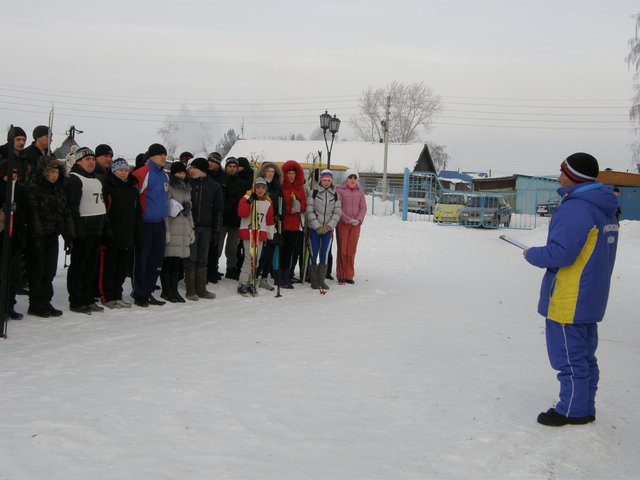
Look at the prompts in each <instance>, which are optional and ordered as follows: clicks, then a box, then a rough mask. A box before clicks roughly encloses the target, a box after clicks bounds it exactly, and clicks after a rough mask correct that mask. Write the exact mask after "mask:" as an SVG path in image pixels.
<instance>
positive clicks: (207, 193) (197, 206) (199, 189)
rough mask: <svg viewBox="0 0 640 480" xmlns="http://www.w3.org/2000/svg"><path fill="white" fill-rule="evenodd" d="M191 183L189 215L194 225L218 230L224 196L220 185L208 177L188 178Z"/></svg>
mask: <svg viewBox="0 0 640 480" xmlns="http://www.w3.org/2000/svg"><path fill="white" fill-rule="evenodd" d="M189 184H190V185H191V215H192V216H193V224H194V225H195V226H196V227H212V229H213V231H214V232H217V231H218V230H220V226H221V222H222V212H223V210H224V196H223V194H222V187H220V185H219V184H218V182H216V181H215V180H212V179H211V178H210V177H202V178H199V179H197V180H194V179H191V180H189Z"/></svg>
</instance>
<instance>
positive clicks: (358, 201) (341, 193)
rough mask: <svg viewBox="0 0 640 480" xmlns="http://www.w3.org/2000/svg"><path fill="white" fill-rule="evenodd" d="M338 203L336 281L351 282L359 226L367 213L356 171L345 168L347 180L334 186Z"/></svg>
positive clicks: (353, 273)
mask: <svg viewBox="0 0 640 480" xmlns="http://www.w3.org/2000/svg"><path fill="white" fill-rule="evenodd" d="M336 191H337V192H338V197H340V203H341V205H342V215H341V216H340V221H339V222H338V228H337V230H336V233H337V238H338V267H337V276H338V283H340V284H342V285H344V284H345V283H349V284H353V283H355V282H354V281H353V277H354V275H355V272H354V264H355V260H356V250H357V248H358V239H359V238H360V227H361V226H362V222H363V221H364V217H365V215H366V214H367V202H366V199H365V196H364V192H363V191H362V189H361V188H360V185H358V172H356V171H355V170H347V180H346V181H345V183H344V184H343V185H339V186H338V187H337V188H336Z"/></svg>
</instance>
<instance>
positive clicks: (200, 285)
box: [196, 267, 216, 300]
mask: <svg viewBox="0 0 640 480" xmlns="http://www.w3.org/2000/svg"><path fill="white" fill-rule="evenodd" d="M196 293H197V295H198V296H199V297H200V298H206V299H209V300H212V299H214V298H216V294H215V293H213V292H209V291H208V290H207V267H198V268H196Z"/></svg>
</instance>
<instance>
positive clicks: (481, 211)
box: [398, 169, 557, 229]
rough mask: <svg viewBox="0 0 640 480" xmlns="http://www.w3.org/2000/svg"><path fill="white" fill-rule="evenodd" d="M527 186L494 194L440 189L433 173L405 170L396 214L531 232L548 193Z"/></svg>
mask: <svg viewBox="0 0 640 480" xmlns="http://www.w3.org/2000/svg"><path fill="white" fill-rule="evenodd" d="M526 187H530V188H523V189H520V190H518V191H517V192H495V193H494V192H482V193H479V192H467V191H460V190H450V189H445V188H443V187H442V184H441V183H440V180H439V179H438V177H437V175H435V174H433V173H425V172H410V171H409V170H408V169H406V170H405V173H404V186H403V190H402V198H400V199H399V200H398V214H399V215H401V217H402V220H403V221H412V222H416V221H425V222H435V223H438V224H439V225H458V226H465V227H484V228H519V229H533V228H535V226H536V222H537V213H536V209H537V205H538V203H539V202H540V198H543V199H544V201H548V200H549V194H548V192H546V191H545V192H539V191H538V188H537V183H536V182H532V183H531V184H530V185H527V186H526ZM556 196H557V195H556ZM539 197H540V198H539Z"/></svg>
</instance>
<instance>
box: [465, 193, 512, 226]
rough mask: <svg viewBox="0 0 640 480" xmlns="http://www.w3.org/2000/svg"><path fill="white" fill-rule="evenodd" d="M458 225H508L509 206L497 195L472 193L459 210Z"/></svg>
mask: <svg viewBox="0 0 640 480" xmlns="http://www.w3.org/2000/svg"><path fill="white" fill-rule="evenodd" d="M459 221H460V225H468V226H472V227H499V226H500V225H504V226H505V227H508V226H509V224H510V223H511V206H510V205H509V204H508V203H507V202H506V201H505V199H504V197H502V196H499V195H474V196H471V197H469V199H468V200H467V204H466V205H465V206H464V207H463V208H462V209H461V210H460V214H459Z"/></svg>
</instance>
